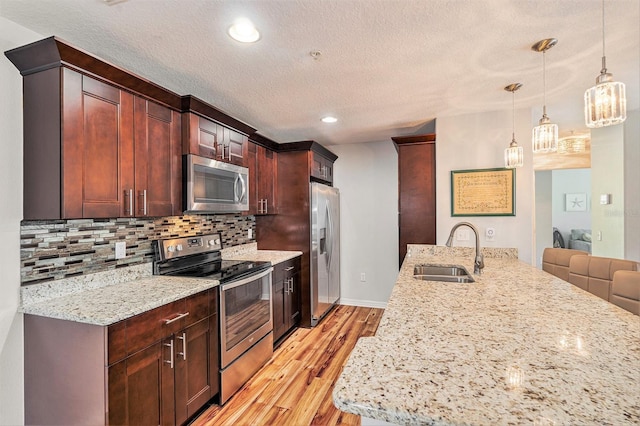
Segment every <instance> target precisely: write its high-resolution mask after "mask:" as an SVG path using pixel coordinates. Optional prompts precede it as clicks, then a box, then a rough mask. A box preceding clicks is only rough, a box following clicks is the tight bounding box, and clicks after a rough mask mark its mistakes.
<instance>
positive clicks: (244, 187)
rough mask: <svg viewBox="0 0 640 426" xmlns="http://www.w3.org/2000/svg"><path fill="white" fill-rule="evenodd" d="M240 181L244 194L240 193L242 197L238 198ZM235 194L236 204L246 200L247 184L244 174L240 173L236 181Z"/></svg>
mask: <svg viewBox="0 0 640 426" xmlns="http://www.w3.org/2000/svg"><path fill="white" fill-rule="evenodd" d="M238 181H240V185H241V187H242V192H241V193H240V196H239V197H238V196H237V191H236V189H237V188H238ZM233 192H234V194H233V195H234V196H236V202H237V203H239V202H241V201H242V200H244V197H245V195H247V184H246V183H245V182H244V179H243V178H242V174H240V173H238V174H237V175H236V181H235V184H234V187H233Z"/></svg>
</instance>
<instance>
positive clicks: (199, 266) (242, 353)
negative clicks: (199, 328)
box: [153, 234, 273, 405]
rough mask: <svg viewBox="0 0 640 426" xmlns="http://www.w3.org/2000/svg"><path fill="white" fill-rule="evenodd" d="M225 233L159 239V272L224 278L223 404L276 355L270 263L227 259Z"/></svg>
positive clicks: (155, 267) (156, 270)
mask: <svg viewBox="0 0 640 426" xmlns="http://www.w3.org/2000/svg"><path fill="white" fill-rule="evenodd" d="M221 249H222V242H221V238H220V234H210V235H202V236H195V237H185V238H173V239H166V240H158V241H157V242H154V253H155V260H154V263H153V272H154V274H156V275H172V276H189V277H200V278H203V279H213V280H218V281H219V282H220V287H219V289H220V291H219V295H220V296H219V297H220V303H219V305H218V306H219V307H220V311H219V319H220V320H219V322H220V365H219V369H220V404H221V405H222V404H224V403H225V402H227V400H228V399H229V398H230V397H231V396H232V395H233V394H234V393H235V392H236V391H237V390H238V389H240V387H242V385H243V384H244V383H246V381H247V380H249V378H251V376H253V374H255V372H256V371H258V370H259V369H260V367H262V366H263V365H264V364H265V363H266V362H267V361H268V360H269V359H270V358H271V356H272V355H273V313H272V300H271V272H272V271H273V268H272V267H271V263H269V262H250V261H226V260H222V256H221V254H220V250H221Z"/></svg>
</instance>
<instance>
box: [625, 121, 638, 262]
mask: <svg viewBox="0 0 640 426" xmlns="http://www.w3.org/2000/svg"><path fill="white" fill-rule="evenodd" d="M624 186H625V196H624V212H625V215H624V220H625V225H624V227H625V237H624V243H625V244H624V246H625V248H624V252H625V256H624V257H625V259H631V260H635V261H636V262H640V110H635V111H630V112H628V114H627V121H625V122H624Z"/></svg>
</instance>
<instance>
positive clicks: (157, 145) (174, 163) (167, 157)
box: [134, 96, 182, 216]
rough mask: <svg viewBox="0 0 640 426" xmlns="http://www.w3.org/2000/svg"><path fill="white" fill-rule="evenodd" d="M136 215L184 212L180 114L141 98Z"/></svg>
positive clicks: (137, 100) (137, 128)
mask: <svg viewBox="0 0 640 426" xmlns="http://www.w3.org/2000/svg"><path fill="white" fill-rule="evenodd" d="M134 114H135V194H134V206H135V209H134V210H135V211H134V216H171V215H179V214H181V213H182V199H181V197H182V181H181V179H182V174H181V169H182V158H181V141H180V127H181V126H180V115H179V114H178V113H177V112H175V111H172V110H171V109H169V108H167V107H164V106H162V105H158V104H156V103H154V102H151V101H147V100H146V99H143V98H140V97H137V96H136V98H135V106H134Z"/></svg>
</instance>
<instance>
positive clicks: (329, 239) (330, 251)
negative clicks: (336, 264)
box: [326, 201, 333, 271]
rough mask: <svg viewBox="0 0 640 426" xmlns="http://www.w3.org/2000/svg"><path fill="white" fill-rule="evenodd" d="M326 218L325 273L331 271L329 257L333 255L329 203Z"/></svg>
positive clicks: (331, 221)
mask: <svg viewBox="0 0 640 426" xmlns="http://www.w3.org/2000/svg"><path fill="white" fill-rule="evenodd" d="M326 217H327V271H330V270H331V257H332V255H333V220H332V218H331V209H330V208H329V202H328V201H327V206H326Z"/></svg>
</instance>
